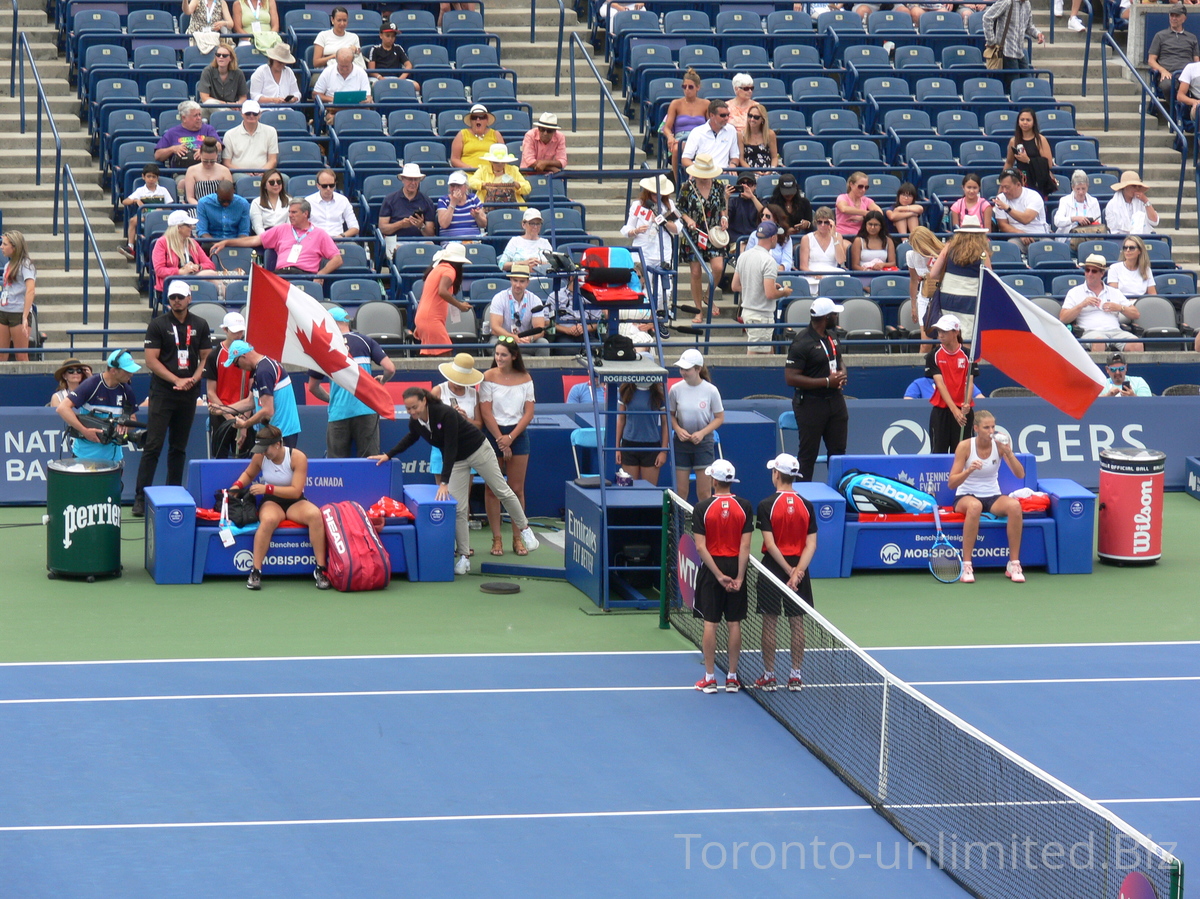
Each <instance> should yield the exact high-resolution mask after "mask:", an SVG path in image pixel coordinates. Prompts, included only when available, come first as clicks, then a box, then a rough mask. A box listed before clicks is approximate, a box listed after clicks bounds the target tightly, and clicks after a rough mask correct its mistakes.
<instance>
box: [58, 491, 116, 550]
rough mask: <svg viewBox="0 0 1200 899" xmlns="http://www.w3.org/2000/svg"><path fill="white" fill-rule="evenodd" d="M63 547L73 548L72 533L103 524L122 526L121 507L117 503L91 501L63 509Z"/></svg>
mask: <svg viewBox="0 0 1200 899" xmlns="http://www.w3.org/2000/svg"><path fill="white" fill-rule="evenodd" d="M62 514H63V549H70V548H71V535H72V534H74V533H75V532H77V531H82V530H84V529H85V528H90V527H98V526H101V525H112V526H113V527H118V528H119V527H120V526H121V507H120V505H118V504H117V503H114V502H107V503H89V504H88V505H86V506H67V507H66V508H65V509H63V513H62Z"/></svg>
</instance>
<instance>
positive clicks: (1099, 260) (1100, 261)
mask: <svg viewBox="0 0 1200 899" xmlns="http://www.w3.org/2000/svg"><path fill="white" fill-rule="evenodd" d="M1083 264H1084V265H1094V266H1095V267H1096V268H1102V269H1105V270H1107V269H1108V260H1107V259H1105V258H1104V257H1103V256H1101V255H1100V254H1099V253H1092V254H1091V255H1089V256H1088V258H1087V259H1085V260H1083Z"/></svg>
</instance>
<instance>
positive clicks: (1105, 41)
mask: <svg viewBox="0 0 1200 899" xmlns="http://www.w3.org/2000/svg"><path fill="white" fill-rule="evenodd" d="M1110 49H1111V50H1112V52H1113V53H1115V54H1116V55H1117V58H1118V59H1119V60H1121V62H1122V63H1124V65H1125V68H1127V69H1129V71H1130V73H1131V74H1132V75H1133V78H1134V80H1135V81H1136V82H1137V84H1138V87H1139V88H1140V89H1141V92H1142V96H1141V106H1140V109H1139V115H1138V120H1139V123H1138V125H1139V138H1138V167H1137V170H1138V174H1139V175H1140V174H1141V173H1142V171H1143V170H1144V169H1145V165H1146V112H1147V109H1146V105H1147V104H1146V98H1147V97H1149V98H1150V102H1151V103H1152V104H1153V106H1154V108H1155V109H1156V110H1158V112H1159V113H1160V114H1161V115H1162V117H1163V119H1164V120H1165V121H1166V123H1167V127H1168V128H1170V129H1171V130H1172V131H1173V132H1174V133H1175V142H1176V146H1177V147H1179V188H1178V191H1177V192H1176V195H1175V228H1176V230H1178V228H1179V224H1180V222H1181V221H1182V217H1183V180H1184V177H1185V175H1186V173H1187V145H1188V144H1187V135H1185V134H1184V133H1183V129H1182V128H1180V127H1179V125H1178V123H1177V122H1176V121H1175V120H1174V119H1173V118H1171V114H1170V113H1169V112H1168V111H1167V109H1166V108H1165V107H1164V106H1163V105H1162V101H1160V100H1159V99H1158V94H1156V93H1155V92H1154V89H1153V88H1151V87H1150V85H1148V84H1147V83H1146V80H1145V79H1144V78H1142V76H1141V74H1140V73H1139V72H1138V70H1137V67H1136V66H1134V64H1133V63H1132V62H1130V61H1129V57H1128V56H1126V55H1125V53H1124V51H1122V50H1121V48H1120V47H1118V46H1117V42H1116V41H1115V40H1113V36H1112V35H1111V34H1109V33H1108V32H1107V31H1106V32H1104V35H1103V37H1101V39H1100V75H1101V78H1102V79H1103V83H1104V130H1105V131H1108V51H1109V50H1110ZM1086 71H1087V70H1086V69H1085V70H1084V72H1085V74H1086ZM1198 181H1200V179H1198ZM1198 187H1200V183H1198Z"/></svg>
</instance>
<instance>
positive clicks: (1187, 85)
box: [1155, 32, 1200, 121]
mask: <svg viewBox="0 0 1200 899" xmlns="http://www.w3.org/2000/svg"><path fill="white" fill-rule="evenodd" d="M1188 33H1189V34H1190V33H1191V32H1188ZM1175 99H1176V101H1177V102H1178V103H1180V104H1182V105H1183V106H1186V107H1188V118H1190V119H1192V120H1193V121H1194V120H1195V119H1196V117H1197V110H1200V62H1189V63H1188V64H1187V65H1186V66H1184V67H1183V71H1182V72H1180V73H1179V92H1178V93H1177V94H1176V95H1175ZM1155 111H1156V112H1157V110H1155Z"/></svg>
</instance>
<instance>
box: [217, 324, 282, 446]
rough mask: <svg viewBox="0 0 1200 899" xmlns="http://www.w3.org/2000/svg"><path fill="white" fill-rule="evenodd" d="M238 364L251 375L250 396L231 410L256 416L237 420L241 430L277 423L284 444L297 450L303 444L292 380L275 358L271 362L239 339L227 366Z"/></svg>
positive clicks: (238, 427) (229, 356) (230, 350)
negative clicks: (260, 424) (251, 413)
mask: <svg viewBox="0 0 1200 899" xmlns="http://www.w3.org/2000/svg"><path fill="white" fill-rule="evenodd" d="M231 365H236V366H237V367H238V368H240V369H242V370H243V371H248V372H250V373H251V375H250V376H251V378H252V382H251V386H250V396H248V397H246V398H245V399H244V400H240V401H239V402H237V403H234V404H233V405H232V406H228V407H227V408H228V409H229V410H230V411H233V412H249V411H250V410H251V409H253V410H254V414H253V415H251V416H249V417H248V418H235V419H233V423H234V427H236V428H237V429H238V430H244V429H245V428H252V427H254V426H255V425H257V424H259V423H260V422H261V423H267V424H273V425H275V427H277V428H279V432H280V434H282V435H283V445H284V446H289V447H291V448H293V449H295V448H296V446H297V445H298V444H299V443H300V413H299V412H297V411H296V394H295V393H293V392H292V377H291V375H289V374H288V373H287V370H286V369H285V368H284V367H283V366H282V365H280V364H279V363H278V362H276V361H275V360H274V359H268V358H267V357H266V356H264V355H263V354H262V353H259V352H256V351H255V349H254V347H252V346H251V345H250V344H248V343H246V341H244V340H235V341H234V342H233V345H232V346H230V347H229V354H228V358H226V359H225V367H226V368H229V366H231Z"/></svg>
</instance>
